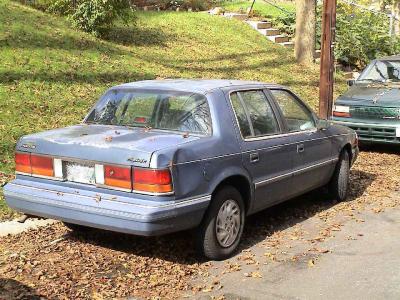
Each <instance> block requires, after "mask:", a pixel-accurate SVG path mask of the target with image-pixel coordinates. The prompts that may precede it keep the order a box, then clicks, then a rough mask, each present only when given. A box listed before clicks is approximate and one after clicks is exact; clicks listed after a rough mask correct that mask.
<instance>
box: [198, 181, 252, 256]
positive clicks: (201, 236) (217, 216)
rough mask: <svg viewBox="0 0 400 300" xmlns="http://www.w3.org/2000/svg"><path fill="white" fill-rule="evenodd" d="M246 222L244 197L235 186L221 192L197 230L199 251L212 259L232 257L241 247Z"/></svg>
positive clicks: (222, 189)
mask: <svg viewBox="0 0 400 300" xmlns="http://www.w3.org/2000/svg"><path fill="white" fill-rule="evenodd" d="M244 220H245V211H244V204H243V199H242V196H241V194H240V193H239V192H238V190H236V189H235V188H234V187H232V186H225V187H223V188H221V189H219V190H218V191H217V192H216V193H215V195H214V196H213V198H212V202H211V205H210V207H209V208H208V210H207V212H206V215H205V216H204V219H203V221H202V223H201V225H200V227H199V229H198V233H197V247H198V250H199V252H200V253H201V254H202V255H204V256H206V257H207V258H209V259H213V260H222V259H225V258H228V257H230V256H231V255H232V254H233V253H234V252H235V251H236V250H237V247H238V245H239V243H240V238H241V236H242V233H243V227H244Z"/></svg>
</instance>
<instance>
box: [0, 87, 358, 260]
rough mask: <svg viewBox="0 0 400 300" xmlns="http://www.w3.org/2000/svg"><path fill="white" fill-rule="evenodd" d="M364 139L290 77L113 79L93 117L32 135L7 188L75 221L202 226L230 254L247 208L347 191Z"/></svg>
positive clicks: (45, 212)
mask: <svg viewBox="0 0 400 300" xmlns="http://www.w3.org/2000/svg"><path fill="white" fill-rule="evenodd" d="M357 144H358V141H357V135H356V133H355V132H354V131H353V130H351V129H349V128H347V127H344V126H340V125H332V124H331V123H329V122H327V121H325V120H320V119H318V118H317V117H316V115H315V114H314V113H313V112H312V110H311V109H310V108H309V107H307V106H306V105H305V104H304V103H303V102H302V101H301V100H300V99H299V98H298V97H297V96H296V95H295V94H294V93H292V92H291V91H290V90H289V89H287V88H286V87H284V86H280V85H275V84H267V83H259V82H248V81H233V80H161V81H158V80H157V81H140V82H134V83H128V84H123V85H119V86H115V87H113V88H111V89H109V90H108V91H107V92H106V93H105V94H104V95H103V96H102V97H101V98H100V100H99V101H98V102H97V103H96V104H95V105H94V107H93V108H92V109H91V110H90V112H89V113H88V115H87V116H86V118H85V119H84V120H83V122H82V123H81V124H78V125H75V126H70V127H66V128H61V129H55V130H49V131H45V132H41V133H36V134H31V135H27V136H24V137H22V138H21V139H20V140H19V141H18V143H17V146H16V154H15V163H16V179H15V180H13V181H11V182H10V183H8V184H7V185H6V186H5V188H4V195H5V198H6V201H7V203H8V205H9V206H10V207H12V208H14V209H16V210H18V211H21V212H24V213H26V214H29V215H34V216H41V217H46V218H53V219H58V220H61V221H63V222H64V223H65V225H66V226H68V227H69V228H71V229H73V230H82V229H85V228H87V227H95V228H101V229H106V230H112V231H118V232H125V233H130V234H136V235H144V236H152V235H160V234H165V233H170V232H176V231H180V230H186V229H194V228H195V229H196V240H197V246H198V249H199V251H200V253H202V254H203V255H205V256H206V257H208V258H210V259H216V260H219V259H225V258H227V257H229V256H230V255H232V254H233V253H234V252H235V250H236V249H237V247H238V245H239V242H240V239H241V235H242V232H243V227H244V224H245V217H246V216H249V215H251V214H254V213H255V212H258V211H260V210H263V209H265V208H267V207H270V206H272V205H275V204H277V203H280V202H282V201H285V200H288V199H290V198H293V197H296V196H298V195H300V194H303V193H305V192H308V191H310V190H313V189H316V188H319V187H322V186H327V187H329V190H330V191H331V193H332V195H333V196H334V197H335V198H336V199H338V200H344V199H345V198H346V196H347V194H348V189H349V184H348V181H349V169H350V167H351V165H352V163H353V162H354V161H355V159H356V157H357V154H358V146H357Z"/></svg>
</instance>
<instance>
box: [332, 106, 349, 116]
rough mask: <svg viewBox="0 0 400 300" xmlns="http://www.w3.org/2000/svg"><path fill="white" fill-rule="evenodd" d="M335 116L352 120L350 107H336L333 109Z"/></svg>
mask: <svg viewBox="0 0 400 300" xmlns="http://www.w3.org/2000/svg"><path fill="white" fill-rule="evenodd" d="M333 116H334V117H341V118H350V117H351V115H350V107H349V106H344V105H335V106H334V107H333Z"/></svg>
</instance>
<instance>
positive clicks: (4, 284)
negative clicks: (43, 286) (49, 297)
mask: <svg viewBox="0 0 400 300" xmlns="http://www.w3.org/2000/svg"><path fill="white" fill-rule="evenodd" d="M0 299H4V300H6V299H7V300H14V299H15V300H16V299H18V300H39V299H40V300H44V299H46V298H45V297H43V296H40V295H38V294H36V292H35V291H34V290H33V289H32V288H30V287H29V286H27V285H25V284H23V283H21V282H19V281H16V280H13V279H6V278H0Z"/></svg>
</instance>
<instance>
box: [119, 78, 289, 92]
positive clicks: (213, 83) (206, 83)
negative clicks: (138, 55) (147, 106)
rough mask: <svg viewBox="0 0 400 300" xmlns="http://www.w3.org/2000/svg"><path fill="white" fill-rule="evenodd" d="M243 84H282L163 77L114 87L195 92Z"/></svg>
mask: <svg viewBox="0 0 400 300" xmlns="http://www.w3.org/2000/svg"><path fill="white" fill-rule="evenodd" d="M242 86H246V87H248V86H251V87H259V88H261V87H266V88H274V87H275V88H281V87H282V86H280V85H278V84H273V83H263V82H258V81H245V80H227V79H163V80H143V81H136V82H130V83H125V84H121V85H117V86H115V87H113V88H112V89H118V88H135V89H158V90H171V91H186V92H195V93H207V92H209V91H211V90H214V89H217V88H229V87H232V88H237V87H242Z"/></svg>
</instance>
